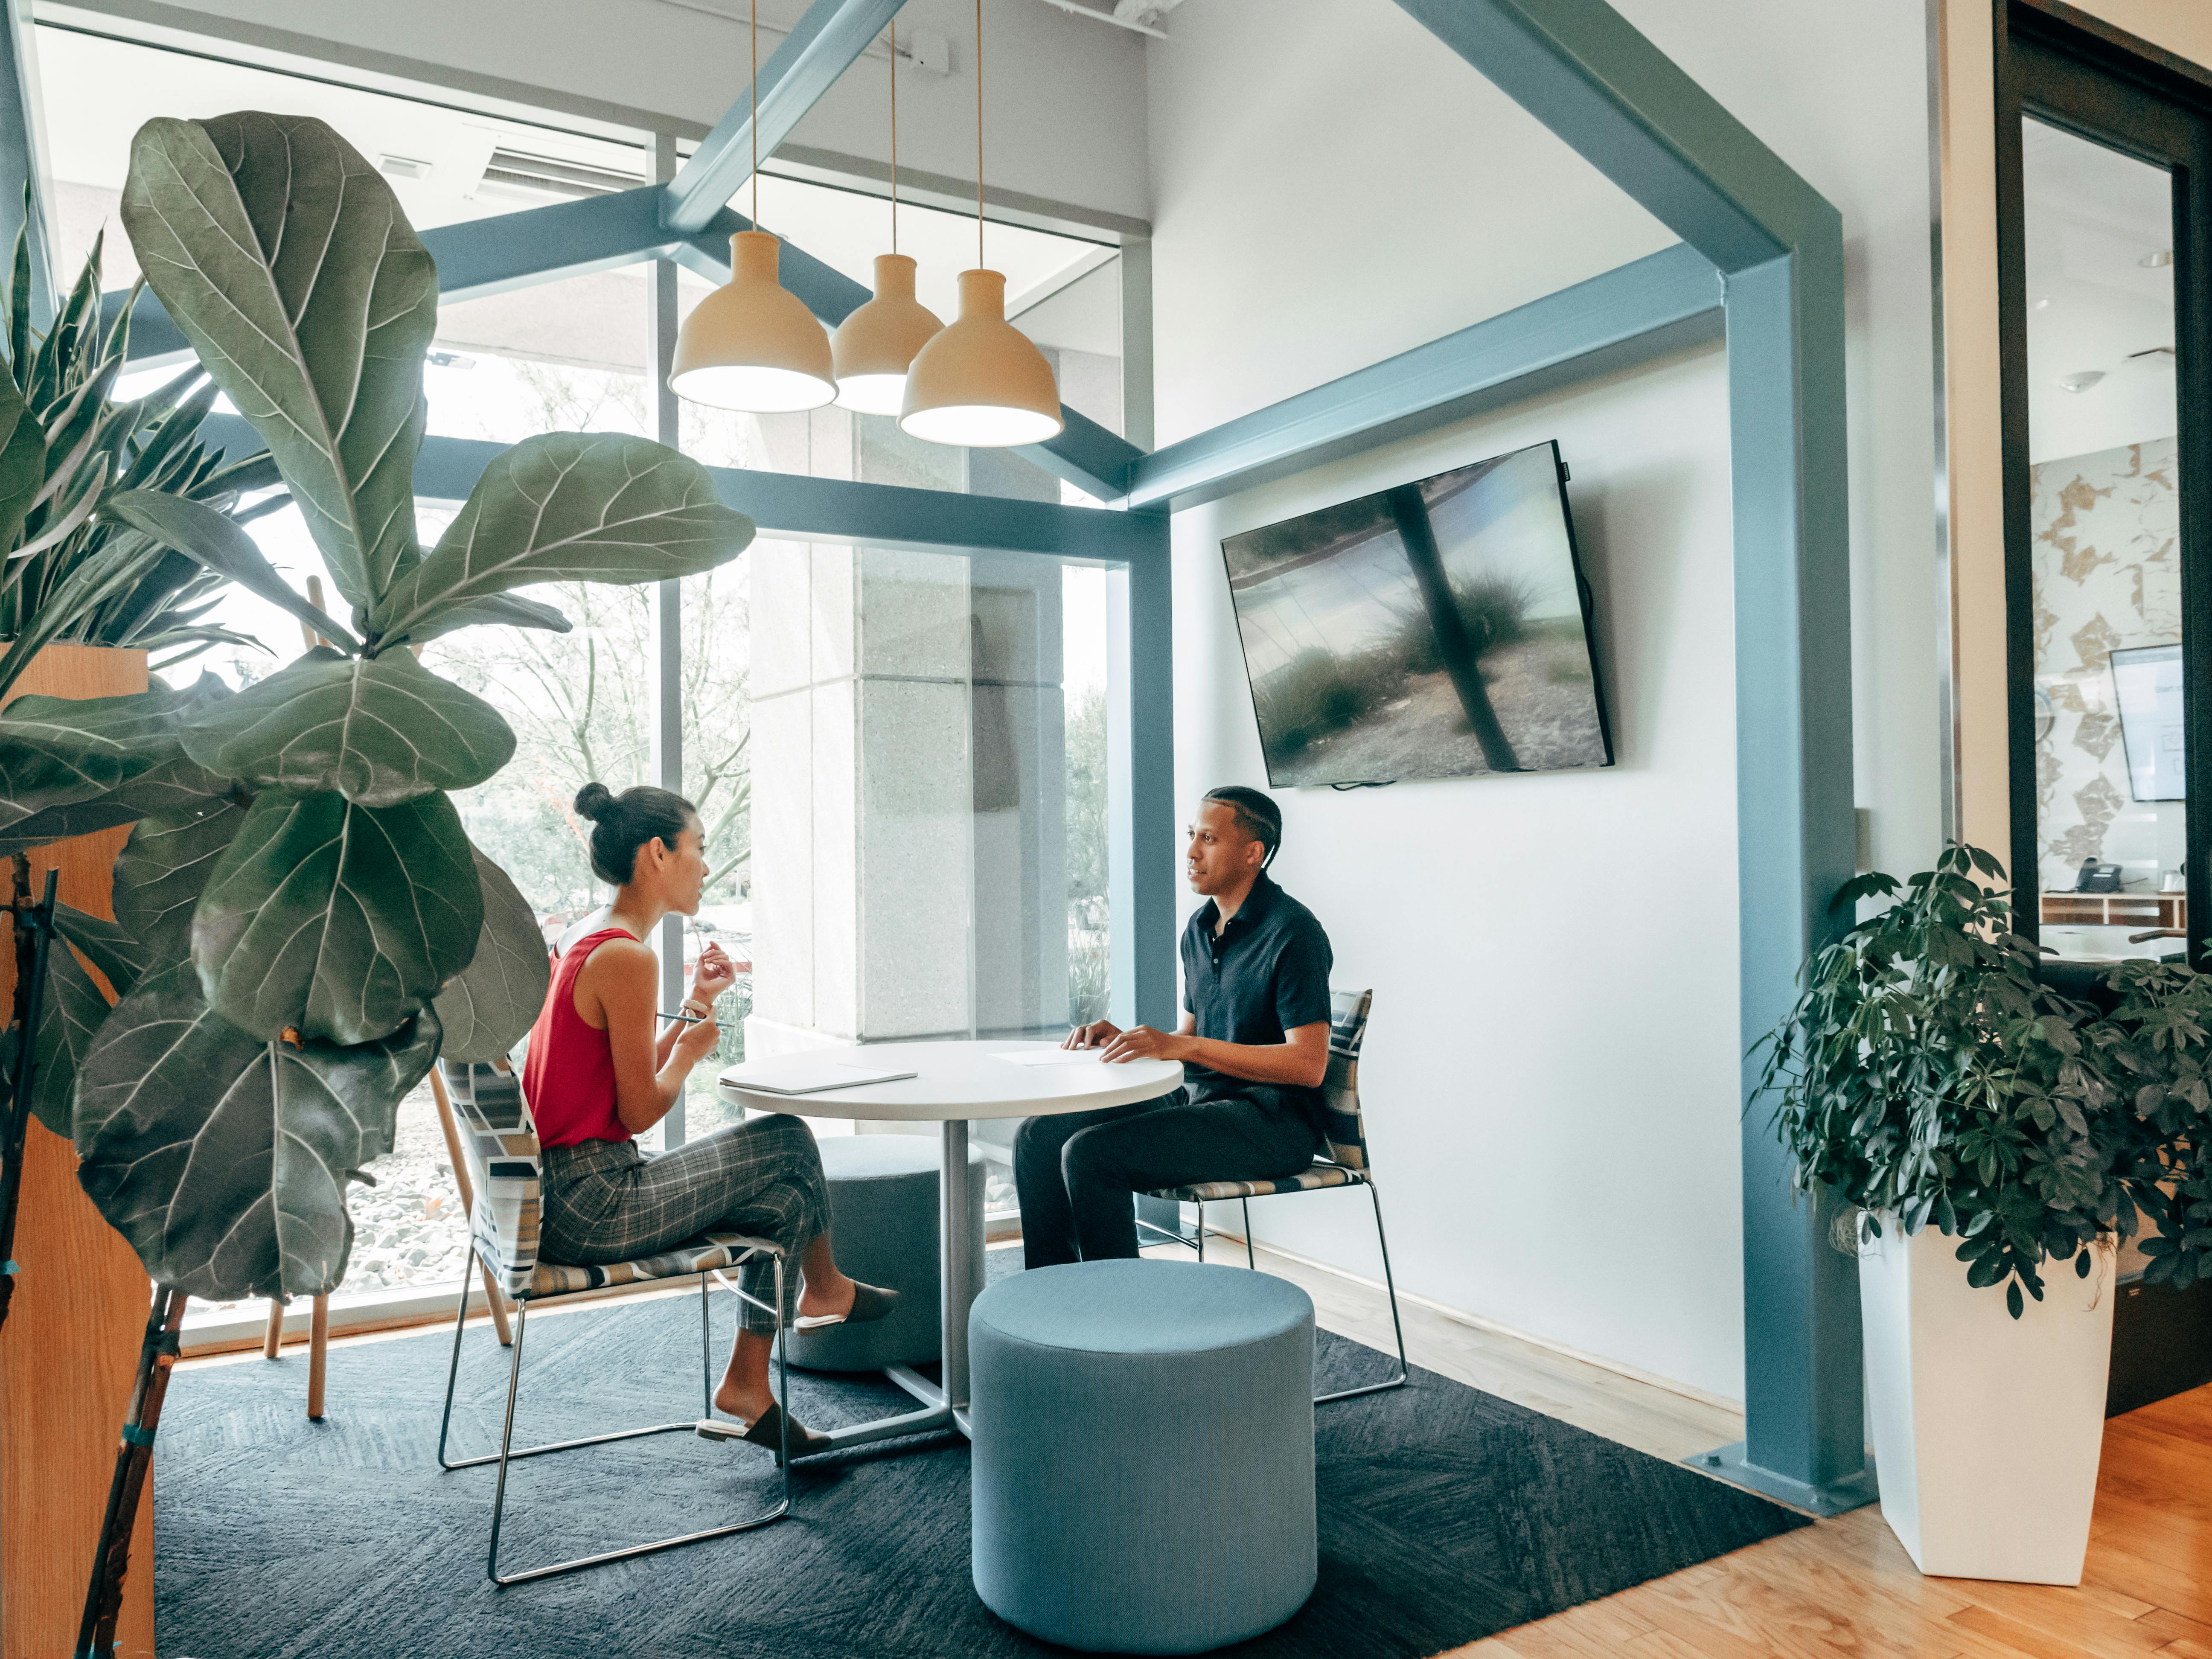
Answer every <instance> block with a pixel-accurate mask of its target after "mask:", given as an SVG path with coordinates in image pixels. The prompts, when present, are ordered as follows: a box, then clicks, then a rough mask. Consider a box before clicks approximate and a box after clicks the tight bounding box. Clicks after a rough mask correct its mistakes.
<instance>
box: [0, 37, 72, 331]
mask: <svg viewBox="0 0 2212 1659" xmlns="http://www.w3.org/2000/svg"><path fill="white" fill-rule="evenodd" d="M32 54H33V47H32V45H31V40H30V19H29V15H28V13H27V9H25V8H20V7H17V6H15V5H14V4H9V5H8V6H7V7H6V15H5V17H4V19H0V271H4V270H7V269H9V268H11V267H12V265H13V264H14V261H15V238H16V236H17V234H19V233H21V231H22V229H23V228H24V220H25V210H26V208H27V209H28V210H29V214H28V216H29V222H30V240H31V321H32V323H33V325H34V326H36V327H38V328H41V329H44V328H46V327H47V326H48V325H51V324H52V321H53V319H54V303H55V295H54V267H53V249H52V240H51V231H50V228H51V227H52V223H53V218H52V214H51V212H50V211H49V210H48V206H47V203H46V176H45V169H44V168H43V167H41V166H40V160H39V121H38V65H37V61H36V59H35V58H33V55H32ZM70 275H71V277H72V279H74V276H75V273H74V272H72V273H70Z"/></svg>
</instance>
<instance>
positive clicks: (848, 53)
mask: <svg viewBox="0 0 2212 1659" xmlns="http://www.w3.org/2000/svg"><path fill="white" fill-rule="evenodd" d="M904 3H905V0H814V3H813V4H812V5H811V6H809V7H808V8H807V9H806V13H805V15H804V16H803V17H801V18H800V19H799V21H798V22H797V23H795V24H794V25H793V27H792V30H791V33H789V34H787V35H786V36H784V38H783V44H782V45H781V46H778V47H777V48H776V49H775V52H772V53H770V54H769V60H768V62H767V63H765V64H762V65H761V74H760V110H759V123H758V127H759V131H758V132H757V134H756V132H755V131H754V126H755V122H754V110H753V89H752V88H751V87H750V85H747V86H745V87H744V88H743V89H742V90H741V91H740V92H739V94H738V100H737V102H735V103H734V104H732V105H731V106H730V109H729V112H728V113H727V114H726V115H725V116H723V117H722V118H721V119H720V121H717V122H716V123H715V124H714V131H712V132H710V133H708V135H707V137H706V138H705V140H704V141H703V142H702V143H701V144H700V146H699V148H698V149H696V150H694V151H692V153H691V159H690V160H689V161H686V162H684V165H683V166H682V167H680V168H678V170H677V173H676V176H675V178H673V179H670V180H669V181H668V185H667V201H666V205H665V207H664V209H663V210H662V213H661V217H662V219H663V221H664V222H665V223H666V224H667V225H668V226H669V227H670V228H671V229H675V230H697V229H700V228H702V227H704V226H705V225H706V224H708V222H710V221H711V220H712V219H713V218H714V215H715V214H716V213H718V212H719V211H720V210H722V209H723V208H725V207H726V206H728V205H729V201H730V197H732V196H734V195H735V194H736V193H737V190H738V185H741V184H743V183H744V181H745V179H747V178H749V177H750V175H751V173H752V170H753V154H754V151H755V150H756V149H757V150H758V152H759V153H760V154H761V155H763V156H767V155H773V154H774V153H775V147H776V146H777V145H778V144H780V143H782V142H783V141H784V140H785V139H786V138H787V137H790V136H791V130H792V129H793V127H795V126H797V125H799V122H800V120H801V119H802V118H805V114H806V112H807V111H809V110H811V109H812V108H813V107H814V106H815V103H816V101H817V100H819V99H820V98H821V96H822V94H823V93H825V92H827V91H829V88H831V87H832V86H833V85H835V84H836V80H837V77H838V76H841V75H842V74H844V72H845V71H846V70H848V69H849V68H851V67H852V65H853V62H854V59H855V58H859V57H860V54H861V53H862V52H866V50H867V48H868V43H869V42H870V41H871V40H874V39H875V38H876V37H877V36H878V35H879V34H881V33H883V32H884V27H885V26H886V25H887V24H889V23H890V21H891V19H892V18H894V17H896V16H897V15H898V11H899V8H900V7H901V6H902V4H904ZM733 69H734V70H735V71H736V72H737V73H742V72H743V70H744V64H736V65H734V66H733ZM894 72H896V65H894ZM735 78H736V74H733V75H732V79H735Z"/></svg>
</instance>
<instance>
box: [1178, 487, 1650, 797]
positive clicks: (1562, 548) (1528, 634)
mask: <svg viewBox="0 0 2212 1659" xmlns="http://www.w3.org/2000/svg"><path fill="white" fill-rule="evenodd" d="M1561 477H1562V474H1561V471H1560V467H1559V457H1558V451H1557V450H1556V448H1555V447H1553V445H1551V444H1548V443H1547V444H1538V445H1535V446H1533V447H1529V448H1527V449H1522V450H1516V451H1515V452H1514V453H1511V454H1508V455H1501V456H1498V457H1496V458H1494V459H1490V460H1486V461H1477V462H1475V463H1474V464H1473V465H1468V466H1463V467H1459V468H1455V470H1453V471H1449V472H1443V473H1438V474H1437V476H1436V477H1432V478H1425V479H1422V480H1420V481H1419V483H1407V484H1401V485H1398V486H1396V487H1395V488H1393V489H1386V490H1382V491H1378V492H1377V493H1376V494H1375V495H1364V496H1361V497H1360V498H1359V499H1358V500H1357V501H1345V502H1342V503H1340V504H1339V505H1337V506H1335V507H1324V508H1322V509H1321V510H1320V511H1318V512H1315V513H1304V514H1303V515H1301V516H1300V517H1297V518H1295V519H1287V520H1284V521H1282V522H1281V523H1279V524H1273V525H1268V526H1265V527H1263V528H1261V529H1258V530H1253V531H1248V532H1244V533H1243V534H1241V535H1237V536H1231V537H1229V538H1226V539H1225V540H1224V541H1223V542H1222V544H1221V550H1222V556H1223V559H1224V561H1225V563H1226V565H1227V567H1228V573H1229V589H1230V595H1231V599H1232V601H1233V603H1234V604H1235V606H1236V611H1237V630H1238V633H1239V635H1241V636H1242V639H1243V647H1244V661H1245V668H1246V671H1247V672H1248V673H1249V676H1250V678H1251V682H1252V702H1253V708H1254V712H1255V714H1256V715H1257V717H1258V720H1259V724H1260V738H1261V744H1262V745H1263V747H1264V748H1265V750H1266V752H1267V776H1268V781H1270V782H1271V783H1273V784H1274V785H1276V786H1278V787H1285V786H1297V785H1300V784H1334V783H1381V782H1389V781H1396V780H1399V779H1409V778H1452V777H1470V776H1478V775H1488V774H1504V773H1513V772H1550V771H1559V770H1563V769H1578V768H1585V767H1597V766H1609V765H1611V764H1612V763H1613V745H1612V740H1611V738H1610V735H1609V733H1608V732H1607V726H1606V720H1605V712H1604V705H1603V702H1602V700H1601V696H1600V690H1599V685H1598V680H1597V673H1596V664H1595V654H1594V652H1593V649H1592V645H1591V641H1590V633H1589V615H1588V611H1589V606H1588V601H1587V597H1586V594H1587V590H1586V588H1585V586H1584V585H1583V580H1582V577H1581V573H1580V571H1579V569H1578V568H1577V562H1576V557H1575V549H1574V540H1573V535H1572V532H1571V529H1570V526H1569V524H1568V520H1567V515H1566V507H1565V497H1564V495H1563V492H1562V490H1561V488H1560V480H1561Z"/></svg>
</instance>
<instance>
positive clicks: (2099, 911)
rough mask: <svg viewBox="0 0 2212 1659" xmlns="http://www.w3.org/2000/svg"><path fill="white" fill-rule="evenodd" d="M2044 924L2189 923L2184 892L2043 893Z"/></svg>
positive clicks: (2181, 925) (2136, 925) (2176, 925)
mask: <svg viewBox="0 0 2212 1659" xmlns="http://www.w3.org/2000/svg"><path fill="white" fill-rule="evenodd" d="M2042 917H2043V924H2044V926H2045V927H2132V928H2136V929H2138V930H2143V929H2148V928H2152V927H2172V928H2174V929H2176V930H2179V929H2181V928H2185V927H2188V925H2189V897H2188V895H2186V894H2185V893H2152V892H2136V893H2045V895H2044V896H2043V912H2042Z"/></svg>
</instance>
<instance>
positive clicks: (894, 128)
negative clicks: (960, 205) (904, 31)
mask: <svg viewBox="0 0 2212 1659" xmlns="http://www.w3.org/2000/svg"><path fill="white" fill-rule="evenodd" d="M891 252H894V253H896V252H898V19H897V18H896V17H894V18H892V19H891Z"/></svg>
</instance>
